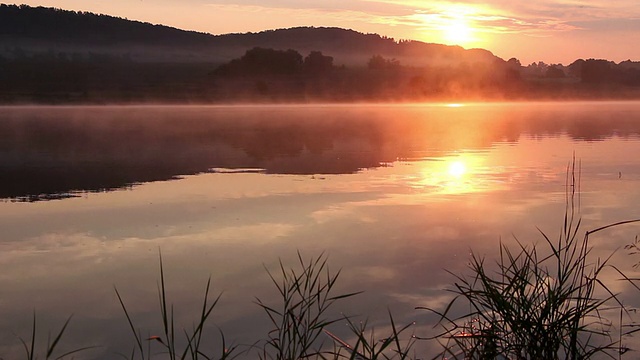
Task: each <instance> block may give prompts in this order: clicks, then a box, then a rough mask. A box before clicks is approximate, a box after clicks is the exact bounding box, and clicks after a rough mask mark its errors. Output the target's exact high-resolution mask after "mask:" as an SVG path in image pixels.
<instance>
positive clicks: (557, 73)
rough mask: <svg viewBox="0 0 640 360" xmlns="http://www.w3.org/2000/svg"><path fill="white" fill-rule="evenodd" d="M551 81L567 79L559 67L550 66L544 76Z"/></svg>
mask: <svg viewBox="0 0 640 360" xmlns="http://www.w3.org/2000/svg"><path fill="white" fill-rule="evenodd" d="M544 76H545V77H546V78H549V79H561V78H564V77H565V73H564V71H563V70H562V69H561V68H560V66H558V65H550V66H549V67H547V71H546V72H545V75H544Z"/></svg>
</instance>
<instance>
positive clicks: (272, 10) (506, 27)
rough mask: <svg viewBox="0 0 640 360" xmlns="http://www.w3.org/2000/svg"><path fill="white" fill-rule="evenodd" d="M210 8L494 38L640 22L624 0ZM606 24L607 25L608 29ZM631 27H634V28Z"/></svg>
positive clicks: (367, 0)
mask: <svg viewBox="0 0 640 360" xmlns="http://www.w3.org/2000/svg"><path fill="white" fill-rule="evenodd" d="M208 6H212V7H216V8H218V9H227V10H231V9H233V10H235V11H242V12H246V13H262V14H265V13H266V14H272V15H274V14H278V15H283V16H285V15H286V16H290V17H293V18H304V19H313V21H315V22H316V23H323V22H324V23H340V22H343V23H352V24H353V23H354V22H355V23H364V24H371V25H387V26H405V27H413V28H417V29H420V30H423V31H424V30H438V29H442V28H443V26H446V24H450V23H451V22H452V21H454V20H455V19H459V18H464V19H465V20H467V21H468V22H469V23H470V24H471V25H472V26H473V27H474V28H475V29H476V30H477V31H480V32H483V33H494V34H526V35H533V36H548V35H552V34H554V33H557V32H566V31H575V30H584V29H589V28H590V27H591V26H594V28H607V26H611V27H614V25H613V24H614V23H618V22H620V21H622V22H625V19H627V22H633V21H632V20H630V18H634V19H635V18H639V17H640V6H638V5H637V4H636V3H635V2H634V1H630V0H622V1H617V2H613V3H612V2H604V1H603V0H586V1H583V0H580V1H578V0H546V1H522V0H520V1H506V0H493V1H489V2H486V1H483V2H480V1H467V2H464V3H462V2H456V1H429V2H425V1H421V0H354V1H338V0H327V1H324V2H317V1H307V0H284V1H278V2H272V3H267V2H264V1H258V0H242V1H231V0H219V1H214V2H209V3H208ZM607 24H608V25H607ZM632 27H633V26H632Z"/></svg>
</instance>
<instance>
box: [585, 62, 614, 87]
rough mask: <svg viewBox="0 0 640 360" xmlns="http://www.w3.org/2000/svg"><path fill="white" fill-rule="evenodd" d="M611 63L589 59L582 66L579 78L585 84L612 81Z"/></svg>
mask: <svg viewBox="0 0 640 360" xmlns="http://www.w3.org/2000/svg"><path fill="white" fill-rule="evenodd" d="M611 67H612V63H611V62H609V61H607V60H595V59H589V60H587V61H585V62H584V64H582V71H581V76H580V77H581V78H582V82H585V83H596V84H599V83H604V82H607V81H611V80H612V75H613V71H612V68H611Z"/></svg>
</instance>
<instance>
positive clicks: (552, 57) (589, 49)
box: [16, 0, 640, 65]
mask: <svg viewBox="0 0 640 360" xmlns="http://www.w3.org/2000/svg"><path fill="white" fill-rule="evenodd" d="M21 3H24V4H27V5H31V6H47V7H57V8H62V9H67V10H82V11H91V12H96V13H102V14H108V15H113V16H119V17H124V18H128V19H130V20H140V21H146V22H150V23H154V24H165V25H169V26H174V27H177V28H181V29H187V30H196V31H201V32H208V33H212V34H224V33H230V32H235V33H243V32H249V31H251V32H256V31H261V30H268V29H277V28H287V27H294V26H337V27H342V28H349V29H354V30H357V31H361V32H365V33H378V34H380V35H386V36H389V37H393V38H395V39H413V40H421V41H425V42H434V43H443V44H457V45H461V46H463V47H465V48H475V47H480V48H485V49H487V50H490V51H492V52H493V53H494V54H496V55H498V56H500V57H502V58H504V59H509V58H511V57H516V58H518V59H520V61H521V62H522V64H523V65H527V64H529V63H531V62H534V61H544V62H546V63H563V64H565V65H568V64H569V63H571V62H573V61H574V60H576V59H578V58H585V59H586V58H606V59H609V60H614V61H616V62H619V61H622V60H627V59H631V60H640V47H638V46H636V44H638V43H640V1H638V0H616V1H611V0H541V1H538V0H534V1H531V0H486V1H482V2H481V1H476V0H471V1H466V2H460V1H458V2H456V1H448V0H436V1H425V0H322V1H318V0H314V1H311V0H48V1H21V2H19V3H16V4H21Z"/></svg>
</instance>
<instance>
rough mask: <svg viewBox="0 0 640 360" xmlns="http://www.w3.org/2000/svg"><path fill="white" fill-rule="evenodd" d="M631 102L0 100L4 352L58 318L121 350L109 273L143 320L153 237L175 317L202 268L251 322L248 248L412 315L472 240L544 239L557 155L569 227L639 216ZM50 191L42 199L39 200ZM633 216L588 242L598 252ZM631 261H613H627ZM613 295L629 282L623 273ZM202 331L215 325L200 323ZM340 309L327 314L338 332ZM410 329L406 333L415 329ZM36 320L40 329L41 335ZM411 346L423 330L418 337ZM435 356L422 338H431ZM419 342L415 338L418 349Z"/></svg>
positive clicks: (267, 293)
mask: <svg viewBox="0 0 640 360" xmlns="http://www.w3.org/2000/svg"><path fill="white" fill-rule="evenodd" d="M639 110H640V103H637V102H594V103H590V102H576V103H512V104H499V103H496V104H462V106H457V105H455V104H424V105H423V104H415V105H304V106H285V105H278V106H276V105H274V106H124V107H117V106H104V107H37V106H36V107H2V108H0V134H2V137H1V138H0V198H2V199H3V200H4V201H3V202H1V203H0V229H2V236H0V250H1V251H0V268H2V269H3V271H2V273H1V274H0V288H1V289H8V290H7V291H3V292H2V293H0V316H1V317H2V318H3V319H4V320H5V321H3V324H2V326H1V327H0V333H1V335H0V339H2V340H0V356H3V357H5V358H7V359H9V358H16V357H20V356H21V354H22V353H21V351H23V350H22V348H21V345H20V343H19V341H18V340H17V339H16V337H15V336H13V335H12V334H14V333H15V334H18V335H20V336H22V337H25V338H26V337H28V336H29V334H30V330H29V327H30V326H31V316H32V314H33V310H34V309H35V310H36V313H37V317H38V321H39V325H38V326H39V328H41V329H42V331H45V330H49V329H57V328H59V326H61V324H62V323H63V322H64V320H65V319H66V317H68V316H69V315H70V314H72V313H73V314H74V318H73V319H72V322H71V324H70V327H69V331H68V333H67V334H65V338H64V339H63V343H64V345H65V346H68V347H71V348H73V347H77V346H86V345H101V346H102V347H100V348H98V349H95V350H91V351H89V352H86V353H85V354H82V355H81V358H85V357H86V358H108V357H113V355H112V354H114V353H115V352H121V353H125V354H126V353H129V352H130V349H131V347H132V346H133V338H132V336H131V335H130V334H129V333H128V331H129V330H128V327H127V326H128V325H127V323H126V319H125V318H124V314H123V313H122V310H121V309H120V307H119V304H118V301H117V298H116V297H115V293H114V291H113V286H114V285H116V286H117V287H118V290H119V291H120V293H121V294H122V295H123V297H124V300H125V301H126V303H127V305H128V306H129V307H130V311H132V313H133V317H134V319H136V320H137V325H138V326H140V327H141V328H143V329H145V330H144V331H148V332H149V333H150V334H151V335H153V334H154V333H155V332H158V331H159V329H160V326H161V324H160V322H159V318H158V314H159V310H158V304H157V294H156V290H157V289H156V281H157V279H158V276H159V275H158V249H161V250H162V254H163V259H164V262H165V273H166V276H167V283H168V290H169V296H170V299H171V300H172V301H173V302H174V303H175V308H176V323H177V324H178V323H179V324H181V325H179V326H181V327H188V328H189V327H191V324H192V321H193V320H194V319H195V317H196V316H197V312H198V310H197V309H198V307H199V306H200V302H201V295H202V293H203V290H204V285H205V283H206V279H207V277H208V276H209V275H211V277H212V284H213V287H214V290H215V291H224V294H223V295H222V301H221V303H220V306H219V307H218V308H216V310H214V315H213V318H214V323H215V324H216V325H217V326H219V327H220V328H221V329H222V330H223V331H224V332H225V336H226V337H227V339H236V342H237V343H242V344H249V343H253V342H254V341H256V340H258V339H261V338H265V337H266V336H267V332H268V330H269V326H268V320H267V318H266V316H264V315H263V314H262V313H261V310H260V309H259V308H258V307H257V306H256V305H255V304H253V303H252V302H253V300H254V296H258V297H260V298H261V299H265V300H266V301H269V300H274V301H275V299H276V297H275V295H276V291H275V289H274V288H272V285H271V283H270V280H269V278H268V276H267V274H266V272H265V270H264V267H263V264H264V266H265V267H267V268H269V269H274V268H275V266H276V265H277V262H278V259H279V258H281V259H282V261H283V262H284V263H285V264H290V265H291V266H293V265H294V264H295V258H296V251H300V252H301V253H302V254H303V256H305V257H312V256H317V255H319V254H320V253H321V252H323V251H324V252H325V253H326V254H327V255H328V257H329V264H330V265H331V268H332V269H335V270H338V269H340V268H342V275H341V278H340V280H339V290H338V291H342V290H344V291H365V293H364V294H363V295H360V296H358V297H355V298H353V299H350V300H347V301H345V302H344V303H343V304H338V306H337V307H336V309H335V311H336V312H343V313H345V314H349V315H358V316H361V318H362V319H364V318H367V317H368V318H369V319H370V322H371V323H372V324H380V326H383V325H382V324H384V323H385V322H386V312H387V308H389V309H391V311H392V312H393V314H394V318H395V319H396V321H397V322H399V323H407V322H410V321H416V322H417V328H416V332H417V333H419V332H422V331H425V332H426V331H428V328H429V327H430V326H431V325H432V321H433V318H432V317H430V316H428V314H426V313H425V312H419V311H416V310H414V308H415V307H416V306H436V305H438V304H444V303H446V299H447V296H449V294H448V293H447V292H446V291H443V289H444V288H446V287H447V286H449V285H450V284H451V283H452V281H453V278H452V277H451V276H450V275H448V274H447V273H446V271H445V269H446V270H450V271H452V272H454V273H459V272H462V271H464V269H465V265H466V263H467V260H468V258H469V253H470V251H474V252H477V253H478V254H482V255H486V256H487V257H488V258H492V257H494V256H495V255H496V252H497V249H498V247H497V246H498V243H499V241H503V242H510V241H512V239H513V235H515V236H517V237H518V239H519V240H520V241H523V242H526V243H528V242H533V241H538V242H541V241H542V238H541V237H540V235H539V233H538V230H537V229H536V227H539V228H540V229H541V230H542V231H544V232H546V233H548V234H549V235H550V236H551V237H555V236H556V234H557V233H558V231H559V230H560V228H561V224H562V216H563V214H564V207H565V202H564V201H565V191H566V187H565V180H566V172H567V165H568V164H569V162H570V161H571V160H572V158H573V156H574V155H575V158H576V159H577V160H578V161H579V164H580V173H579V174H580V190H581V198H580V204H581V215H582V218H583V229H584V230H587V229H590V228H595V227H598V226H601V225H604V224H607V223H610V222H615V221H619V220H626V219H630V218H638V217H640V213H639V212H638V211H639V210H638V207H637V204H638V203H640V163H639V161H640V160H638V159H637V157H636V156H635V154H638V153H640V115H639V114H640V111H639ZM48 200H51V201H48ZM639 232H640V229H639V228H638V227H637V226H635V227H634V226H631V227H625V228H621V229H616V230H615V231H612V232H608V233H607V234H606V236H604V235H603V236H601V237H600V236H598V237H595V238H594V240H593V246H594V248H595V250H594V251H595V253H597V254H608V253H609V252H610V251H612V250H615V249H618V248H621V247H622V246H624V245H625V244H628V243H630V242H632V241H633V239H634V237H635V235H637V234H638V233H639ZM638 260H639V259H638V258H634V257H633V256H629V255H627V254H626V253H625V252H624V251H618V253H617V255H616V256H615V257H614V258H613V261H614V262H615V264H616V265H617V266H619V267H620V268H622V269H623V270H625V271H627V272H628V274H630V275H634V274H635V272H636V270H635V269H634V268H633V267H632V265H633V264H634V263H635V262H637V261H638ZM619 286H620V287H619V289H618V288H617V289H616V290H619V291H621V292H623V293H624V298H625V304H629V305H630V306H637V305H638V302H639V301H640V298H639V297H638V296H637V295H638V294H637V293H635V292H630V291H628V290H629V289H627V288H626V287H624V286H623V285H622V284H620V285H619ZM208 330H209V334H210V336H211V337H212V338H217V334H218V332H217V330H216V329H215V328H214V327H212V328H211V329H208ZM346 330H347V329H346V326H344V325H343V324H341V323H338V324H336V325H335V326H334V327H333V328H332V329H331V331H332V332H334V333H336V334H338V335H339V336H345V337H346V336H347V331H346ZM418 335H419V334H418ZM45 338H46V335H43V336H42V337H41V339H43V340H44V339H45ZM421 346H426V345H421ZM427 355H431V354H427ZM425 357H426V356H425Z"/></svg>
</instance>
